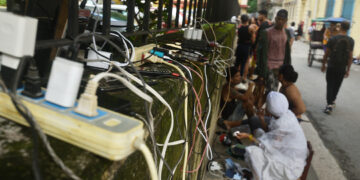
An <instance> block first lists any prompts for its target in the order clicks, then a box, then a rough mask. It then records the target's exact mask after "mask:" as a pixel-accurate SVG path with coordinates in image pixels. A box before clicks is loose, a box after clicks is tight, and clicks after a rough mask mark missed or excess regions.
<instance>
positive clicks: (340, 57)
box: [331, 37, 351, 67]
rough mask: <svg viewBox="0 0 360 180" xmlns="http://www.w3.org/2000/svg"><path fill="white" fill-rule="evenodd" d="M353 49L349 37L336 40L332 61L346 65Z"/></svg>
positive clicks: (339, 64) (335, 63) (338, 64)
mask: <svg viewBox="0 0 360 180" xmlns="http://www.w3.org/2000/svg"><path fill="white" fill-rule="evenodd" d="M350 51H351V47H350V42H349V38H347V37H343V38H340V39H338V40H337V41H336V43H335V45H334V49H333V52H332V55H333V56H332V59H331V61H332V63H333V65H335V66H341V67H343V66H346V65H347V62H348V59H349V52H350Z"/></svg>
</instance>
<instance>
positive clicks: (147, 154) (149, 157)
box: [134, 138, 159, 180]
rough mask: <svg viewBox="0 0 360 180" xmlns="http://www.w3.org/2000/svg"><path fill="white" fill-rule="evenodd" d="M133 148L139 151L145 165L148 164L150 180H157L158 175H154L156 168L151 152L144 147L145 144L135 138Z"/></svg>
mask: <svg viewBox="0 0 360 180" xmlns="http://www.w3.org/2000/svg"><path fill="white" fill-rule="evenodd" d="M134 146H135V148H136V149H138V150H140V151H141V152H142V153H143V155H144V157H145V160H146V163H147V164H148V167H149V171H150V176H151V179H152V180H159V177H158V175H157V174H156V166H155V163H154V159H152V155H151V152H150V150H149V148H148V147H147V146H146V145H145V142H144V141H143V140H141V139H139V138H136V139H135V141H134Z"/></svg>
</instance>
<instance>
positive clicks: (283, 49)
mask: <svg viewBox="0 0 360 180" xmlns="http://www.w3.org/2000/svg"><path fill="white" fill-rule="evenodd" d="M287 18H288V12H287V11H286V10H285V9H281V10H279V11H278V13H277V14H276V18H275V24H274V26H273V27H270V28H268V29H267V30H266V31H263V32H262V33H261V35H260V39H259V42H258V45H257V58H258V61H257V68H258V70H257V73H258V75H259V77H260V80H265V86H266V89H267V90H266V91H267V92H270V91H277V90H278V86H279V81H278V78H277V76H278V73H279V68H280V66H281V65H283V64H291V55H290V53H291V52H290V51H291V49H290V40H291V35H290V32H289V31H288V30H287V29H285V24H286V22H287Z"/></svg>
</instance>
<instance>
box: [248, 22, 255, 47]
mask: <svg viewBox="0 0 360 180" xmlns="http://www.w3.org/2000/svg"><path fill="white" fill-rule="evenodd" d="M249 33H250V34H251V43H252V44H254V43H255V40H256V25H254V24H252V25H250V26H249Z"/></svg>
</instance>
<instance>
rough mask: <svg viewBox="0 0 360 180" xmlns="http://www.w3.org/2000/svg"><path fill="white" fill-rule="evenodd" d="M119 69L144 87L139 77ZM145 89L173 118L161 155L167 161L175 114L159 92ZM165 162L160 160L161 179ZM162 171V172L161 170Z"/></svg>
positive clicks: (147, 86) (159, 172) (150, 88)
mask: <svg viewBox="0 0 360 180" xmlns="http://www.w3.org/2000/svg"><path fill="white" fill-rule="evenodd" d="M115 67H117V68H118V69H119V70H120V71H121V72H122V73H123V74H124V75H125V76H127V77H128V78H130V79H131V80H133V81H135V82H136V83H138V84H139V85H143V84H142V82H141V80H140V79H138V78H137V77H135V76H134V75H132V74H130V73H128V72H127V71H125V70H124V69H122V68H121V67H119V66H115ZM145 88H146V89H147V90H149V92H151V93H152V94H153V95H154V96H155V97H156V98H158V99H159V101H160V102H161V103H163V104H164V105H165V106H166V107H167V108H168V109H169V111H170V116H171V123H170V128H169V131H168V134H167V136H166V138H165V142H164V147H163V149H162V153H161V156H162V157H163V158H164V159H165V154H166V150H167V146H168V143H169V140H170V137H171V135H172V131H173V128H174V114H173V110H172V108H171V107H170V105H169V104H168V103H167V102H166V101H165V99H164V98H163V97H162V96H161V95H160V94H159V93H158V92H157V91H155V90H154V89H153V88H152V87H150V86H149V85H147V84H145ZM163 163H164V162H163V160H162V159H160V163H159V170H158V174H159V178H160V179H161V173H162V167H163ZM160 169H161V170H160ZM173 173H175V171H173Z"/></svg>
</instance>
